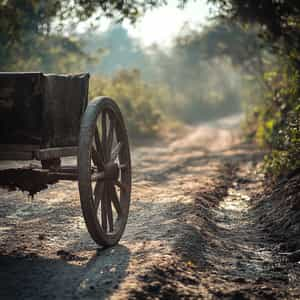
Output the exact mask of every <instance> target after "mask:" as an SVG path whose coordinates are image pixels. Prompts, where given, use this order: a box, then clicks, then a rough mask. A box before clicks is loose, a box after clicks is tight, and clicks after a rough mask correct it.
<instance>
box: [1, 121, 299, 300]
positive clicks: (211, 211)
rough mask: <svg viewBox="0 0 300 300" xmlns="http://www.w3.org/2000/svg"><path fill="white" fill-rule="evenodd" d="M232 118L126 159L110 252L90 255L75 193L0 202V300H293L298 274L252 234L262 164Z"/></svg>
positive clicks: (4, 197) (71, 189)
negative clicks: (125, 192) (126, 206)
mask: <svg viewBox="0 0 300 300" xmlns="http://www.w3.org/2000/svg"><path fill="white" fill-rule="evenodd" d="M238 121H239V120H238V118H227V119H224V120H222V121H219V122H215V123H211V124H206V125H202V126H198V127H195V128H191V129H190V131H189V133H188V134H187V135H186V136H185V137H181V138H178V139H176V140H175V141H173V142H172V143H166V142H161V143H156V144H154V145H151V146H147V147H140V148H138V149H135V150H134V153H133V171H134V177H133V195H132V204H131V211H130V217H129V222H128V225H127V229H126V232H125V234H124V236H123V238H122V240H121V242H120V244H119V245H118V246H116V247H113V248H110V249H105V250H103V249H97V246H96V245H95V244H94V243H93V241H92V240H91V239H90V237H89V236H88V234H87V231H86V228H85V224H84V221H83V219H82V216H81V210H80V205H79V198H78V197H79V196H78V191H77V184H76V183H69V182H63V181H61V182H59V183H58V184H56V185H54V186H52V187H50V188H49V189H48V190H45V191H42V192H40V193H39V194H38V195H37V196H36V197H35V198H34V199H33V200H32V199H30V198H27V197H26V195H24V194H23V193H21V192H7V191H5V190H1V196H0V198H1V199H0V234H1V238H0V299H22V300H23V299H33V300H35V299H90V300H92V299H104V298H108V297H111V298H112V299H126V298H132V299H159V298H161V299H181V298H186V299H201V298H203V299H280V298H282V299H287V298H288V299H300V291H299V288H298V283H299V281H298V280H299V278H300V277H299V273H300V272H299V266H298V265H295V264H294V265H292V266H291V265H288V264H287V263H285V262H283V261H282V256H280V255H279V254H278V251H277V250H276V249H277V248H276V247H277V241H275V240H272V239H271V238H270V236H269V235H268V234H267V233H266V232H265V231H264V230H263V228H261V226H260V224H259V222H258V219H259V216H260V215H261V212H260V211H259V208H257V207H256V201H257V199H258V195H259V193H260V192H262V190H263V187H262V175H261V174H260V173H259V172H257V170H258V168H257V166H258V165H259V164H260V161H261V159H262V153H260V152H259V151H257V150H256V149H255V148H254V147H251V146H249V145H242V144H240V141H239V138H238V130H237V129H236V128H238V125H237V124H238Z"/></svg>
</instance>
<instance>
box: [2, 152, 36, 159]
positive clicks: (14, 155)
mask: <svg viewBox="0 0 300 300" xmlns="http://www.w3.org/2000/svg"><path fill="white" fill-rule="evenodd" d="M32 159H34V156H33V152H32V151H31V152H29V151H18V152H16V151H9V152H4V151H3V152H2V151H0V160H32Z"/></svg>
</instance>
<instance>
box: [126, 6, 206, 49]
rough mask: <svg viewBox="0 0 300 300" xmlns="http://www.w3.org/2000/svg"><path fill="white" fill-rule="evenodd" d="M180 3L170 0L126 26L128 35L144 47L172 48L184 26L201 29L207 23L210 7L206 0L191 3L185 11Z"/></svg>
mask: <svg viewBox="0 0 300 300" xmlns="http://www.w3.org/2000/svg"><path fill="white" fill-rule="evenodd" d="M177 5H178V1H175V0H170V1H168V4H167V5H166V6H163V7H159V8H156V9H153V10H151V11H148V12H146V14H145V15H144V16H143V17H142V18H141V19H140V20H139V21H138V22H137V24H135V26H132V25H130V24H126V23H125V24H124V27H125V28H126V29H127V31H128V34H129V35H130V36H132V37H135V38H137V39H138V40H139V41H140V42H141V44H142V45H143V46H146V47H147V46H150V45H151V44H153V43H156V44H158V45H161V46H162V47H168V46H171V44H172V40H173V38H174V37H175V36H176V35H177V34H178V32H179V31H180V30H181V28H182V27H183V26H184V24H186V23H188V24H189V26H190V27H191V28H199V25H203V24H204V23H206V22H207V17H208V16H209V14H210V8H211V7H210V6H208V5H207V3H206V0H197V1H189V2H188V3H187V4H186V6H185V8H184V9H181V8H178V7H177Z"/></svg>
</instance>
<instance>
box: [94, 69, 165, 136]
mask: <svg viewBox="0 0 300 300" xmlns="http://www.w3.org/2000/svg"><path fill="white" fill-rule="evenodd" d="M163 90H164V89H163V88H162V87H157V86H152V85H149V84H147V83H145V82H144V81H143V80H142V79H141V75H140V72H139V71H138V70H123V71H120V72H118V73H117V74H116V75H114V76H113V77H112V78H107V77H103V76H100V75H97V76H93V77H92V78H91V81H90V92H89V98H90V99H93V98H95V97H97V96H100V95H106V96H109V97H111V98H113V99H115V100H116V101H117V103H118V105H119V106H120V108H121V111H122V113H123V114H124V117H125V120H126V124H127V126H128V129H129V133H130V135H131V137H133V138H141V137H153V136H155V135H157V134H159V130H160V129H161V126H162V120H163V112H162V110H161V108H160V106H159V103H160V101H161V99H162V97H164V95H163Z"/></svg>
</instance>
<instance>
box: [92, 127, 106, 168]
mask: <svg viewBox="0 0 300 300" xmlns="http://www.w3.org/2000/svg"><path fill="white" fill-rule="evenodd" d="M95 145H96V149H94V150H96V155H97V157H98V159H97V161H99V162H101V164H102V166H103V165H104V152H103V148H102V144H101V140H100V137H99V131H98V127H97V126H96V129H95ZM98 167H99V166H98Z"/></svg>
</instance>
